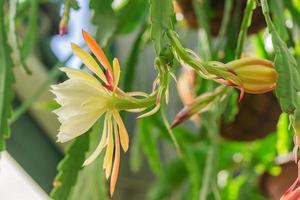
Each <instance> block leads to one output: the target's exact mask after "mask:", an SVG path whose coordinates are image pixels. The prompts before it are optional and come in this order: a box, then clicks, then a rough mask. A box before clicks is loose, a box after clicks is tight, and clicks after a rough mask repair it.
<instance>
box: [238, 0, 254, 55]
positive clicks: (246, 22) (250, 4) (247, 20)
mask: <svg viewBox="0 0 300 200" xmlns="http://www.w3.org/2000/svg"><path fill="white" fill-rule="evenodd" d="M255 8H256V4H255V2H254V0H248V1H247V5H246V8H245V11H244V17H243V21H242V25H241V28H240V32H239V36H238V43H237V48H236V51H235V59H238V58H240V57H241V55H242V51H243V48H244V43H245V40H246V37H247V32H248V28H249V26H250V25H251V20H252V14H253V11H254V9H255Z"/></svg>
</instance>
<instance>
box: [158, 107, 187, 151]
mask: <svg viewBox="0 0 300 200" xmlns="http://www.w3.org/2000/svg"><path fill="white" fill-rule="evenodd" d="M160 113H161V117H162V119H163V122H164V124H165V126H166V128H167V130H168V133H169V135H170V137H171V139H172V141H173V144H174V146H175V148H176V151H177V153H178V155H182V153H181V149H180V146H179V143H178V141H177V139H176V137H175V134H174V132H173V130H172V129H171V127H170V124H169V122H168V119H167V116H166V113H165V110H164V108H163V105H162V106H161V108H160Z"/></svg>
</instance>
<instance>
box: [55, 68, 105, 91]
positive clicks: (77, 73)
mask: <svg viewBox="0 0 300 200" xmlns="http://www.w3.org/2000/svg"><path fill="white" fill-rule="evenodd" d="M59 69H60V70H61V71H63V72H65V73H66V74H67V76H68V77H69V78H78V79H82V80H85V81H88V82H90V83H91V84H93V85H100V86H101V83H100V82H99V81H98V80H97V79H96V78H95V77H94V76H92V75H90V74H88V73H86V72H83V71H81V70H78V69H71V68H68V67H61V68H59ZM101 87H102V86H101Z"/></svg>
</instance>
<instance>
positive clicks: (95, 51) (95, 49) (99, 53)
mask: <svg viewBox="0 0 300 200" xmlns="http://www.w3.org/2000/svg"><path fill="white" fill-rule="evenodd" d="M82 35H83V38H84V40H85V41H86V43H87V45H88V47H89V49H90V50H91V51H92V52H93V54H94V55H95V56H96V57H97V59H98V60H99V62H100V63H101V65H102V66H103V67H104V68H105V69H106V70H108V71H109V73H110V74H112V69H111V66H110V64H109V62H108V59H107V57H106V56H105V54H104V52H103V50H102V49H101V47H100V46H99V45H98V44H97V42H96V41H95V40H94V38H92V37H91V36H90V34H88V33H87V32H85V31H82Z"/></svg>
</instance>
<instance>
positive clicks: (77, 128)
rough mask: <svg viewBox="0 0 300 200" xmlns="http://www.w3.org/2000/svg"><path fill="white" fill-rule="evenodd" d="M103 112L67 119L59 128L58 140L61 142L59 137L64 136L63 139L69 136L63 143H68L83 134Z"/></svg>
mask: <svg viewBox="0 0 300 200" xmlns="http://www.w3.org/2000/svg"><path fill="white" fill-rule="evenodd" d="M103 112H104V111H101V112H99V111H94V112H88V113H84V114H81V115H76V116H73V117H70V118H68V120H66V121H65V122H64V123H62V125H61V126H60V132H61V133H60V134H58V140H59V141H61V140H63V138H60V137H61V135H64V137H65V136H70V137H69V138H68V139H67V140H66V139H64V141H68V140H71V139H73V138H75V137H78V136H79V135H81V134H83V133H85V132H86V131H88V130H89V129H90V128H91V127H92V126H93V124H94V123H95V122H96V121H97V120H98V119H99V117H100V116H101V115H102V114H103Z"/></svg>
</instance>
